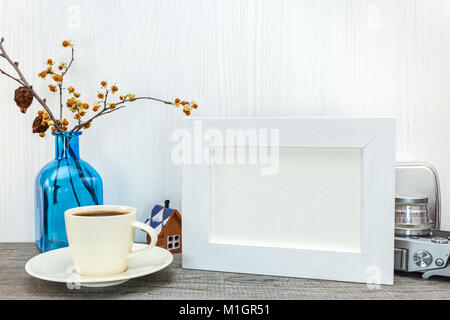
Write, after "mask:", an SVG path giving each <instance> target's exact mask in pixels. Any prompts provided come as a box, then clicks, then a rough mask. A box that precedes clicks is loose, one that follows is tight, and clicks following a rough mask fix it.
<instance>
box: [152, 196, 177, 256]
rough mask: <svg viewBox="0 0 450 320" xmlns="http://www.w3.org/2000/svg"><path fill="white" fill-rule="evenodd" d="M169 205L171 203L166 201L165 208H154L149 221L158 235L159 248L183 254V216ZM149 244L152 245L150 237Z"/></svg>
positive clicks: (158, 206) (157, 206)
mask: <svg viewBox="0 0 450 320" xmlns="http://www.w3.org/2000/svg"><path fill="white" fill-rule="evenodd" d="M169 203H170V201H169V200H166V201H165V206H164V207H163V206H160V205H156V206H154V207H153V209H152V213H151V215H150V218H149V219H147V221H148V222H149V224H150V226H151V227H152V228H153V229H155V232H156V234H158V242H157V243H156V245H157V246H158V247H161V248H164V249H167V250H169V251H170V252H173V253H175V252H181V214H180V213H179V212H178V210H176V209H170V208H169ZM147 221H146V222H147ZM147 243H150V237H149V236H148V235H147Z"/></svg>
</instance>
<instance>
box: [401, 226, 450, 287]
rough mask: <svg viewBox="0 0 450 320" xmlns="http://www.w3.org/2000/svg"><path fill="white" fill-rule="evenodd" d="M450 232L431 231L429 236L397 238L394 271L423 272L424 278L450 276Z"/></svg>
mask: <svg viewBox="0 0 450 320" xmlns="http://www.w3.org/2000/svg"><path fill="white" fill-rule="evenodd" d="M449 239H450V232H449V231H442V230H431V232H430V235H428V236H406V237H401V236H396V237H395V245H394V247H395V248H394V270H397V271H406V272H422V273H423V274H422V278H424V279H428V278H429V277H430V276H433V275H441V276H447V277H448V276H450V268H449V265H448V259H449V254H450V244H449V242H450V240H449Z"/></svg>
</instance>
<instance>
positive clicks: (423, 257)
mask: <svg viewBox="0 0 450 320" xmlns="http://www.w3.org/2000/svg"><path fill="white" fill-rule="evenodd" d="M396 194H412V195H422V196H426V197H428V203H427V211H428V221H429V226H430V228H431V229H430V230H427V231H426V232H425V234H424V233H423V232H421V233H420V235H419V234H414V233H415V231H416V230H415V229H414V225H411V230H405V229H401V230H399V229H397V228H396V230H395V233H396V236H395V243H394V270H396V271H403V272H421V273H422V278H424V279H428V278H429V277H431V276H434V275H440V276H447V277H448V276H450V266H449V263H448V262H449V255H450V231H444V230H439V229H440V221H441V219H440V217H441V215H440V213H441V212H440V186H439V178H438V175H437V172H436V170H435V169H434V168H433V167H432V166H431V165H429V164H427V163H423V162H400V163H397V165H396ZM401 214H403V213H401V212H400V213H399V212H398V210H397V206H396V215H401ZM396 220H398V219H397V217H396ZM403 227H404V225H403ZM400 231H401V232H400ZM405 231H406V232H405ZM400 234H402V235H400Z"/></svg>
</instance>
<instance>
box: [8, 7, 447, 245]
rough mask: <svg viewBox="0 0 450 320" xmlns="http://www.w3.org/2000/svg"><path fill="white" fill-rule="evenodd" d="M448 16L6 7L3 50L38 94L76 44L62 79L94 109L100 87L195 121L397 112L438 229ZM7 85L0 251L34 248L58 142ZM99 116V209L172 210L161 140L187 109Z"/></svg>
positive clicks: (430, 12) (89, 146) (172, 189)
mask: <svg viewBox="0 0 450 320" xmlns="http://www.w3.org/2000/svg"><path fill="white" fill-rule="evenodd" d="M77 10H78V11H79V13H80V19H79V22H80V23H79V27H78V26H77V25H76V21H77V19H73V17H74V16H73V13H76V12H77ZM449 18H450V3H449V2H447V1H426V0H416V1H412V0H409V1H407V0H403V1H388V0H378V1H377V0H373V1H369V0H365V1H356V0H352V1H351V0H347V1H344V0H339V1H331V0H318V1H312V0H305V1H294V0H284V1H276V0H262V1H257V0H248V1H238V0H231V1H225V0H221V1H219V0H213V1H207V0H193V1H189V0H170V1H162V0H160V1H156V0H153V1H144V0H140V1H133V2H129V1H123V0H114V1H108V2H105V1H86V0H85V1H82V0H75V1H72V2H71V3H67V2H62V1H55V0H44V1H39V2H37V1H31V0H16V1H13V0H3V1H0V32H1V33H2V36H4V37H5V38H6V42H5V46H6V48H7V49H8V51H9V52H10V54H11V55H13V56H14V57H16V58H17V60H19V61H20V63H21V66H22V69H23V70H24V71H25V73H26V76H27V77H28V78H29V79H32V82H33V84H34V85H35V86H36V88H37V89H38V90H39V91H40V92H47V88H46V85H45V83H44V82H42V81H40V80H38V79H37V77H36V74H37V73H38V71H40V68H42V63H43V61H45V60H46V59H47V58H48V57H53V58H56V59H61V58H63V57H65V56H67V54H68V52H66V51H65V50H64V49H63V48H61V47H60V42H61V41H62V40H63V39H72V40H73V42H74V43H75V44H76V50H77V53H76V54H77V56H76V63H75V65H74V67H73V69H72V70H71V72H70V76H69V77H68V80H69V82H70V83H73V84H74V85H75V86H76V87H77V89H78V90H80V92H82V93H83V96H84V97H88V100H90V101H91V100H92V99H93V97H94V96H95V94H96V90H97V87H98V82H99V81H100V80H103V79H107V80H108V81H110V82H117V84H118V85H119V87H120V88H121V89H123V90H124V91H125V92H135V93H136V94H139V95H145V94H152V95H154V96H159V97H161V98H167V99H172V98H175V97H177V96H180V97H187V98H195V99H196V101H198V102H199V104H200V109H199V110H198V112H196V115H200V116H277V115H279V116H310V115H328V116H348V115H350V116H381V115H394V116H397V118H398V121H397V159H398V160H424V161H428V162H430V163H432V164H433V165H435V166H436V168H437V170H438V172H439V174H440V176H441V182H442V192H443V194H442V195H443V210H444V212H443V226H444V227H446V228H450V215H448V214H446V212H445V210H446V208H447V207H448V204H447V203H448V201H450V198H449V197H448V196H447V193H448V192H449V190H450V182H449V181H450V161H449V160H448V159H450V146H449V145H448V143H447V140H448V138H447V137H448V136H449V135H450V129H448V125H447V122H448V120H447V119H449V118H450V110H449V101H450V93H449V90H448V86H449V83H450V62H449V59H448V57H449V56H450V44H449V39H450V19H449ZM74 23H75V24H74ZM0 65H1V66H2V67H5V65H4V62H3V61H0ZM15 88H16V85H15V83H13V82H12V81H9V80H8V79H5V78H0V104H1V110H2V125H1V126H0V144H1V153H0V179H1V181H3V184H2V186H1V187H0V241H30V240H32V239H33V232H34V227H33V225H34V222H33V221H34V209H33V200H32V199H33V189H32V184H33V179H34V176H35V175H36V173H37V172H38V170H39V169H40V168H41V167H42V166H43V165H44V164H45V163H46V162H47V161H48V160H49V159H51V157H52V156H53V141H52V139H51V138H50V137H48V138H46V139H44V140H42V139H40V138H38V137H36V136H34V135H32V134H31V123H32V120H33V118H34V114H35V112H36V110H37V109H36V105H35V107H34V108H32V109H31V110H29V111H28V112H27V114H26V115H22V114H20V113H19V112H18V109H17V107H16V106H15V104H14V102H13V101H12V97H13V91H14V89H15ZM45 96H46V97H47V98H48V99H49V101H50V102H51V103H55V102H56V101H55V99H53V98H51V95H50V94H47V93H45ZM107 117H108V119H107ZM107 117H105V118H103V119H100V121H98V122H96V123H94V125H93V126H92V127H91V128H90V129H89V131H88V132H86V134H84V135H83V136H82V138H81V154H82V157H83V159H85V160H87V161H88V162H90V163H91V164H92V165H93V166H94V167H95V168H97V169H98V170H99V171H100V173H101V175H102V177H103V180H104V185H105V190H104V191H105V203H124V204H130V205H134V206H136V207H137V208H138V209H139V211H140V215H139V217H140V219H142V220H143V219H145V217H146V216H147V215H148V214H149V210H150V209H151V207H152V206H153V205H154V204H155V203H161V202H162V201H163V200H164V199H166V198H170V199H171V200H172V205H173V206H174V207H179V205H180V179H181V169H180V168H179V167H178V166H175V165H173V164H172V163H171V162H170V140H169V139H170V134H171V132H172V130H174V129H176V128H178V127H180V125H181V119H182V114H181V112H179V110H172V109H169V110H167V107H164V106H162V105H158V104H156V103H149V102H136V103H135V104H134V105H132V106H131V108H129V109H128V110H127V109H125V110H123V111H119V112H117V113H116V114H113V115H111V116H107ZM141 239H142V238H141Z"/></svg>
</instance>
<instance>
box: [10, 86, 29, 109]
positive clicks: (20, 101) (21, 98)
mask: <svg viewBox="0 0 450 320" xmlns="http://www.w3.org/2000/svg"><path fill="white" fill-rule="evenodd" d="M14 101H15V102H16V104H17V106H18V107H19V108H20V112H22V113H25V112H27V108H28V107H29V106H30V105H31V103H32V102H33V91H32V90H31V89H30V88H28V87H26V86H23V87H20V88H17V89H16V91H14Z"/></svg>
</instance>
